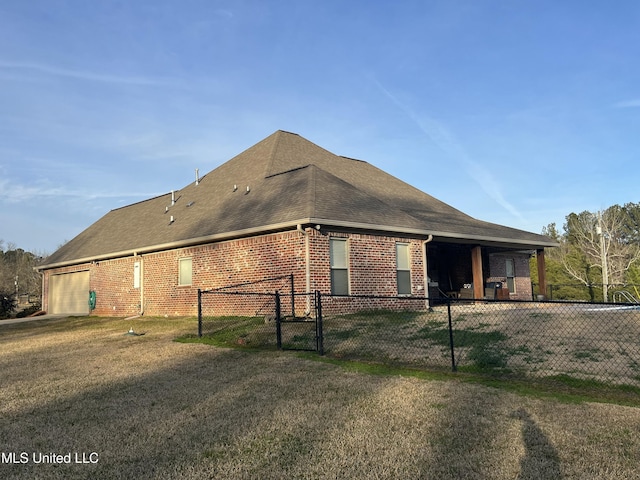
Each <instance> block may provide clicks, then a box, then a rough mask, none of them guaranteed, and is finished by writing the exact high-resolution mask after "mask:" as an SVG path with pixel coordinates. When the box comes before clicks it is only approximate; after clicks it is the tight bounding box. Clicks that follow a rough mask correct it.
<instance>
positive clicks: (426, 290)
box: [422, 235, 433, 309]
mask: <svg viewBox="0 0 640 480" xmlns="http://www.w3.org/2000/svg"><path fill="white" fill-rule="evenodd" d="M432 241H433V235H429V236H428V237H427V239H426V240H423V241H422V255H423V257H422V258H423V260H422V265H423V266H424V296H425V298H426V299H425V307H426V308H427V309H429V308H430V305H429V276H428V274H427V243H430V242H432Z"/></svg>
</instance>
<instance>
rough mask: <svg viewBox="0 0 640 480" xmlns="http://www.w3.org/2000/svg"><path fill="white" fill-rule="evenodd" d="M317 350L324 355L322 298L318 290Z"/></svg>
mask: <svg viewBox="0 0 640 480" xmlns="http://www.w3.org/2000/svg"><path fill="white" fill-rule="evenodd" d="M316 350H317V351H318V353H319V354H320V355H324V333H323V331H322V296H321V294H320V290H316Z"/></svg>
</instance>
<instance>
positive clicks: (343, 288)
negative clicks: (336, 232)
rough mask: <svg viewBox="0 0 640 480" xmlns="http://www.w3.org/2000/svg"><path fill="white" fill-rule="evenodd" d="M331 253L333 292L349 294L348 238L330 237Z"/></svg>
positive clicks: (335, 293) (334, 293) (333, 293)
mask: <svg viewBox="0 0 640 480" xmlns="http://www.w3.org/2000/svg"><path fill="white" fill-rule="evenodd" d="M329 255H330V257H331V294H332V295H349V261H348V258H347V240H346V239H344V238H332V239H330V240H329Z"/></svg>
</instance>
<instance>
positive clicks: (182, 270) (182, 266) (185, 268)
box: [178, 258, 192, 285]
mask: <svg viewBox="0 0 640 480" xmlns="http://www.w3.org/2000/svg"><path fill="white" fill-rule="evenodd" d="M191 265H192V264H191V259H190V258H181V259H179V260H178V285H191V276H192V266H191Z"/></svg>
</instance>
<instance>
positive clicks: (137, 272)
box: [133, 262, 140, 288]
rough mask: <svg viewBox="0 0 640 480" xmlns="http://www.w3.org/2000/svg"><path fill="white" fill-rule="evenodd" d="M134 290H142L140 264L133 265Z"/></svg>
mask: <svg viewBox="0 0 640 480" xmlns="http://www.w3.org/2000/svg"><path fill="white" fill-rule="evenodd" d="M133 288H140V262H135V263H134V264H133Z"/></svg>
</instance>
